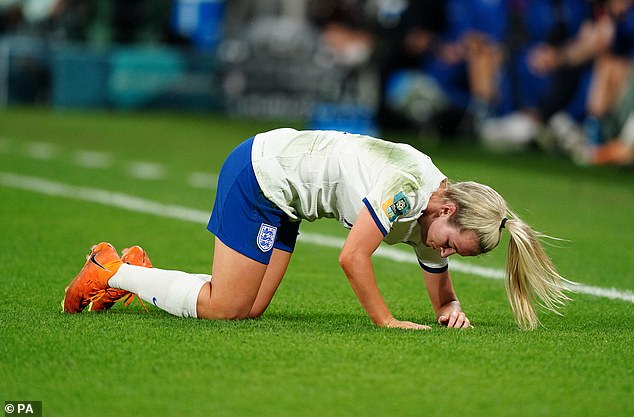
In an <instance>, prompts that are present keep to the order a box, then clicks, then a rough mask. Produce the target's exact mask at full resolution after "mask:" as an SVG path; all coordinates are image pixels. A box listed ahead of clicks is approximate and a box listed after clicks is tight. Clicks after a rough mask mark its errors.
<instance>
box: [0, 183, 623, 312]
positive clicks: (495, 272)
mask: <svg viewBox="0 0 634 417" xmlns="http://www.w3.org/2000/svg"><path fill="white" fill-rule="evenodd" d="M0 184H1V185H4V186H6V187H13V188H17V189H21V190H29V191H33V192H37V193H41V194H47V195H51V196H56V197H66V198H72V199H76V200H81V201H89V202H92V203H99V204H103V205H106V206H113V207H118V208H121V209H125V210H130V211H136V212H140V213H147V214H153V215H155V216H160V217H167V218H170V219H176V220H183V221H187V222H192V223H198V224H205V223H207V220H208V219H209V212H208V211H205V210H197V209H193V208H189V207H183V206H178V205H171V204H163V203H159V202H156V201H152V200H147V199H144V198H140V197H135V196H132V195H129V194H123V193H118V192H112V191H107V190H100V189H95V188H89V187H77V186H73V185H68V184H63V183H60V182H56V181H50V180H47V179H43V178H37V177H30V176H24V175H18V174H13V173H10V172H0ZM299 239H300V240H301V241H302V242H306V243H312V244H315V245H319V246H325V247H329V248H334V249H341V247H342V246H343V242H344V239H343V238H339V237H334V236H327V235H322V234H318V233H302V234H300V235H299ZM376 256H378V257H381V258H387V259H390V260H392V261H396V262H407V263H412V264H418V262H417V261H416V257H415V256H414V255H413V254H410V253H408V252H404V251H401V250H398V249H394V248H390V247H383V246H382V247H380V248H379V249H378V250H377V252H376ZM451 270H454V271H460V272H464V273H468V274H473V275H477V276H480V277H483V278H491V279H495V280H501V279H503V278H504V271H503V270H501V269H495V268H485V267H479V266H475V265H469V264H468V263H466V262H461V261H454V260H452V261H451ZM570 289H571V290H572V291H574V292H577V293H580V294H587V295H593V296H596V297H603V298H608V299H611V300H621V301H627V302H629V303H634V292H632V291H628V290H619V289H616V288H601V287H593V286H590V285H583V284H580V285H575V286H573V287H571V288H570Z"/></svg>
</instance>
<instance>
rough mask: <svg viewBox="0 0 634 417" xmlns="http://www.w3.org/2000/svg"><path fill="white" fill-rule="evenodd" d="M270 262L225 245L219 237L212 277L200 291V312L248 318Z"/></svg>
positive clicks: (206, 315)
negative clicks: (257, 259) (258, 259)
mask: <svg viewBox="0 0 634 417" xmlns="http://www.w3.org/2000/svg"><path fill="white" fill-rule="evenodd" d="M266 269H267V265H266V264H264V263H261V262H257V261H255V260H253V259H251V258H249V257H247V256H245V255H243V254H241V253H239V252H237V251H236V250H234V249H232V248H230V247H229V246H227V245H225V244H224V243H223V242H222V241H221V240H220V239H219V238H218V237H216V245H215V248H214V260H213V267H212V274H211V275H212V277H213V278H212V280H211V281H210V282H208V283H206V284H205V285H203V287H202V288H201V291H200V293H199V294H198V301H197V308H196V310H197V313H198V317H199V318H204V319H244V318H247V317H248V316H249V311H251V307H252V306H253V303H254V302H255V299H256V297H257V295H258V291H259V289H260V285H261V283H262V280H263V278H264V275H265V273H266Z"/></svg>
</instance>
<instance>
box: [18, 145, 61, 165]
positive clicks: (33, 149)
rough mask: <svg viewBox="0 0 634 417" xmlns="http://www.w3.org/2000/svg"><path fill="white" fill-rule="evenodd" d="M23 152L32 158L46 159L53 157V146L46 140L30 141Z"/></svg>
mask: <svg viewBox="0 0 634 417" xmlns="http://www.w3.org/2000/svg"><path fill="white" fill-rule="evenodd" d="M24 153H25V154H26V155H27V156H29V157H31V158H33V159H39V160H42V161H47V160H50V159H53V156H54V155H55V146H53V145H51V144H50V143H46V142H31V143H27V144H26V146H25V148H24Z"/></svg>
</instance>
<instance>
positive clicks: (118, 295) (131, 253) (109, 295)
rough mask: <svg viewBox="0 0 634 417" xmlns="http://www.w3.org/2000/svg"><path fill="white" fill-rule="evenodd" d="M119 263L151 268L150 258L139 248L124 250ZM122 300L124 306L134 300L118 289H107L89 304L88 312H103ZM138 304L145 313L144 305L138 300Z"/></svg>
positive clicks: (126, 292)
mask: <svg viewBox="0 0 634 417" xmlns="http://www.w3.org/2000/svg"><path fill="white" fill-rule="evenodd" d="M121 261H122V262H123V263H127V264H130V265H136V266H144V267H146V268H152V262H150V258H148V256H147V253H145V251H144V250H143V248H141V247H140V246H132V247H130V248H126V249H124V250H123V252H122V253H121ZM120 300H123V303H124V305H126V306H127V305H130V303H131V302H132V300H134V294H133V293H131V292H129V291H126V290H121V289H118V288H112V287H108V288H106V289H105V294H104V295H103V296H102V297H101V298H99V299H97V300H94V301H93V302H92V303H90V305H89V307H88V310H89V311H103V310H108V309H109V308H110V307H112V306H113V305H114V304H115V303H116V302H117V301H120ZM139 302H140V303H141V306H143V308H144V309H145V311H147V308H146V307H145V304H143V301H141V299H140V298H139Z"/></svg>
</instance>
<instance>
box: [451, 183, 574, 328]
mask: <svg viewBox="0 0 634 417" xmlns="http://www.w3.org/2000/svg"><path fill="white" fill-rule="evenodd" d="M441 193H442V194H441V195H442V197H443V198H444V199H445V200H448V201H451V202H453V203H454V204H456V206H457V211H456V213H455V214H454V215H453V216H452V218H451V222H452V223H453V224H454V225H456V226H457V227H458V228H459V229H460V230H472V231H474V232H475V233H476V235H477V236H478V239H479V242H480V251H481V253H484V252H488V251H490V250H492V249H493V248H495V247H496V246H497V245H498V244H499V243H500V238H501V236H502V229H503V228H505V229H506V230H508V232H509V235H510V239H509V246H508V256H507V263H506V279H505V287H506V296H507V298H508V300H509V304H510V305H511V309H512V310H513V316H514V317H515V321H516V322H517V324H518V325H519V326H520V328H522V329H527V330H533V329H535V328H536V327H537V326H538V325H539V324H540V323H539V319H538V318H537V314H536V313H535V308H534V303H535V301H538V304H540V305H542V306H543V307H544V308H546V309H548V310H550V311H553V312H555V313H557V314H560V313H559V309H560V308H561V307H562V306H563V305H564V304H565V302H566V301H568V300H570V298H568V297H567V296H566V294H564V292H563V291H564V290H565V289H567V286H566V284H572V282H571V281H568V280H567V279H565V278H564V277H562V276H561V275H559V273H558V272H557V270H556V269H555V267H554V265H553V263H552V261H551V260H550V258H549V257H548V255H547V254H546V252H545V251H544V249H543V248H542V245H541V243H540V240H539V239H540V238H550V236H547V235H544V234H542V233H539V232H536V231H535V230H533V229H532V228H531V227H530V226H529V225H528V224H526V223H525V222H524V221H522V219H520V217H519V216H517V215H516V214H515V213H514V212H513V211H512V210H510V209H509V208H508V206H507V204H506V201H504V199H503V198H502V196H500V194H498V192H497V191H495V190H494V189H492V188H491V187H488V186H486V185H483V184H479V183H477V182H472V181H467V182H458V183H451V182H448V183H447V185H446V188H445V189H444V190H442V191H441ZM505 218H506V219H507V220H505V221H504V224H502V221H503V219H505Z"/></svg>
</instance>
